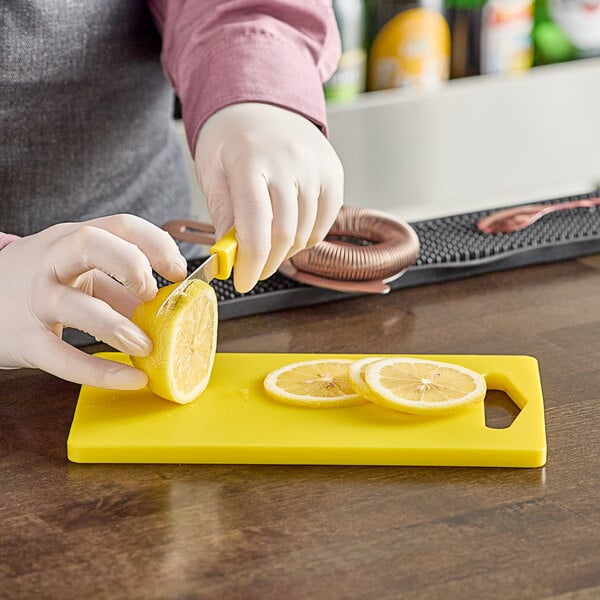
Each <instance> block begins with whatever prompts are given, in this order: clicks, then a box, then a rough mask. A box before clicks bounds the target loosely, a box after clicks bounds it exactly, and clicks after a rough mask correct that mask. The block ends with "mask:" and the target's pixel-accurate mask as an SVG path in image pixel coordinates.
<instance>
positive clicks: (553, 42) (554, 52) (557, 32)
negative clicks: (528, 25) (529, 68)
mask: <svg viewBox="0 0 600 600" xmlns="http://www.w3.org/2000/svg"><path fill="white" fill-rule="evenodd" d="M533 40H534V45H535V58H534V62H535V64H536V65H543V64H550V63H558V62H565V61H569V60H574V59H577V58H587V57H591V56H600V0H536V6H535V27H534V30H533Z"/></svg>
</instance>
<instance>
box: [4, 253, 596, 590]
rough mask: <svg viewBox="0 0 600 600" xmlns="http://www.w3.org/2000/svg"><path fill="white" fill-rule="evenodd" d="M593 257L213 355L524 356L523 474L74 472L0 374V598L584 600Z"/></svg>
mask: <svg viewBox="0 0 600 600" xmlns="http://www.w3.org/2000/svg"><path fill="white" fill-rule="evenodd" d="M599 292H600V255H597V256H593V257H588V258H584V259H581V260H576V261H568V262H561V263H556V264H551V265H544V266H537V267H529V268H524V269H518V270H515V271H507V272H501V273H495V274H489V275H484V276H480V277H476V278H471V279H465V280H461V281H455V282H450V283H445V284H439V285H430V286H423V287H418V288H410V289H406V290H399V291H396V292H393V293H392V294H390V295H389V296H387V297H384V296H381V297H379V296H378V297H359V298H353V299H349V300H344V301H340V302H335V303H330V304H326V305H319V306H314V307H309V308H304V309H295V310H290V311H283V312H278V313H272V314H269V315H261V316H255V317H249V318H245V319H239V320H235V321H225V322H223V323H221V325H220V333H219V350H220V351H223V352H236V351H240V352H315V351H317V352H342V353H354V352H357V353H424V354H436V353H439V354H444V353H446V354H469V353H473V354H530V355H533V356H535V357H537V358H538V360H539V363H540V371H541V377H542V387H543V391H544V398H545V405H546V427H547V436H548V463H547V465H546V467H544V468H541V469H496V468H488V469H485V468H431V467H428V468H417V467H337V466H323V467H322V466H239V465H225V466H212V465H183V466H182V465H79V464H73V463H69V462H68V461H67V458H66V440H67V435H68V431H69V427H70V423H71V419H72V416H73V411H74V408H75V404H76V400H77V394H78V389H79V388H78V386H77V385H74V384H71V383H67V382H64V381H60V380H58V379H56V378H53V377H51V376H49V375H46V374H43V373H39V372H35V371H28V370H21V371H1V372H0V382H1V384H2V399H1V400H0V497H1V501H0V597H2V598H27V599H29V598H61V599H63V598H110V599H114V598H144V599H146V598H210V599H213V598H215V599H246V598H252V599H254V598H256V599H261V600H268V599H278V600H279V599H281V598H290V599H294V600H295V599H307V600H308V599H310V600H313V599H321V598H324V599H328V600H331V599H357V600H367V599H377V600H392V599H394V600H395V599H399V598H401V599H416V598H419V599H421V598H423V599H428V600H429V599H437V598H443V599H444V600H452V599H460V600H463V599H470V598H477V599H479V598H481V599H491V598H502V600H510V599H513V598H514V599H518V600H527V599H530V598H535V599H541V598H544V599H549V598H553V599H557V600H558V599H561V600H567V599H577V600H579V599H583V598H586V599H587V598H590V599H591V598H600V566H599V565H600V492H599V490H600V445H599V439H600V376H599V368H598V367H599V363H600V300H599Z"/></svg>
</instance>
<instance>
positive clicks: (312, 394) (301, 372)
mask: <svg viewBox="0 0 600 600" xmlns="http://www.w3.org/2000/svg"><path fill="white" fill-rule="evenodd" d="M352 362H353V361H351V360H346V359H336V358H331V359H321V360H307V361H302V362H295V363H291V364H289V365H285V366H284V367H281V368H279V369H275V370H274V371H271V372H270V373H269V374H268V375H267V376H266V377H265V379H264V382H263V385H264V389H265V391H266V392H267V394H269V396H271V398H273V399H274V400H277V401H279V402H283V403H285V404H292V405H295V406H304V407H312V408H334V407H340V406H354V405H357V404H364V403H365V402H368V400H367V399H366V398H363V397H362V396H361V395H360V394H357V393H356V392H355V391H354V388H353V387H352V384H351V383H350V379H349V376H348V370H349V368H350V365H351V364H352Z"/></svg>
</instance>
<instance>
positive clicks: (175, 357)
mask: <svg viewBox="0 0 600 600" xmlns="http://www.w3.org/2000/svg"><path fill="white" fill-rule="evenodd" d="M176 285H177V284H172V285H169V286H165V287H163V288H161V289H160V290H159V291H158V294H157V295H156V297H155V298H154V300H152V301H151V302H147V303H143V304H140V305H139V306H138V307H137V308H136V309H135V311H134V313H133V316H132V318H131V320H132V321H133V322H134V323H135V324H136V325H138V326H139V327H140V328H141V329H143V330H144V331H145V332H146V334H147V335H148V337H149V338H150V339H151V340H152V342H153V344H154V347H153V349H152V352H151V353H150V354H149V355H148V356H130V359H131V362H132V363H133V366H134V367H137V368H138V369H140V370H142V371H144V373H146V375H148V387H149V388H150V389H151V390H152V391H153V392H154V393H155V394H158V395H159V396H161V397H163V398H166V399H167V400H172V401H173V402H178V403H179V404H187V403H188V402H191V401H192V400H195V399H196V398H197V397H198V396H199V395H200V394H202V392H203V391H204V390H205V388H206V386H207V385H208V382H209V379H210V375H211V372H212V368H213V364H214V360H215V352H216V347H217V326H218V313H217V297H216V295H215V291H214V290H213V288H212V287H211V286H210V285H209V284H208V283H205V282H204V281H200V280H193V281H190V282H189V284H188V285H187V287H186V288H185V289H184V291H183V293H182V294H181V296H179V297H178V298H177V301H176V303H175V304H174V305H173V307H172V308H169V307H167V310H165V311H164V312H162V313H161V314H160V316H156V311H157V310H158V308H159V307H160V306H161V304H162V303H163V301H164V300H165V298H166V297H167V296H168V295H169V294H170V293H171V292H172V291H173V289H174V288H175V286H176Z"/></svg>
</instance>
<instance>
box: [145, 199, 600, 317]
mask: <svg viewBox="0 0 600 600" xmlns="http://www.w3.org/2000/svg"><path fill="white" fill-rule="evenodd" d="M597 195H598V192H593V193H589V194H582V195H578V196H570V197H568V198H557V199H552V200H545V201H543V202H536V204H556V203H558V202H565V201H567V200H577V199H583V198H592V197H596V196H597ZM527 204H531V202H529V203H527ZM507 208H513V207H512V206H511V207H507ZM496 210H500V208H495V209H492V210H486V211H479V212H469V213H463V214H459V215H453V216H449V217H442V218H437V219H428V220H424V221H416V222H413V223H411V225H412V227H413V228H414V230H415V231H416V232H417V235H418V236H419V239H420V242H421V251H420V254H419V257H418V258H417V261H416V263H415V264H414V265H413V266H411V267H410V268H409V269H408V270H407V271H406V273H404V275H402V276H401V277H399V278H398V279H396V280H395V281H393V282H391V283H390V287H391V288H392V290H398V289H401V288H405V287H411V286H416V285H424V284H428V283H438V282H443V281H449V280H451V279H460V278H464V277H470V276H473V275H479V274H482V273H489V272H491V271H500V270H503V269H514V268H518V267H524V266H528V265H534V264H541V263H547V262H555V261H559V260H566V259H569V258H576V257H580V256H587V255H591V254H596V253H599V252H600V207H592V208H576V209H569V210H561V211H556V212H553V213H549V214H547V215H545V216H544V217H542V218H541V219H540V220H539V221H536V222H535V223H533V224H532V225H530V226H529V227H527V228H525V229H523V230H521V231H517V232H514V233H504V234H495V235H489V234H485V233H482V232H480V231H479V230H478V229H477V222H478V221H479V220H480V219H481V218H483V217H485V216H487V215H489V214H491V213H492V212H496ZM202 260H204V259H196V260H192V261H190V262H189V264H188V269H189V272H191V271H192V270H194V269H195V268H196V267H197V266H198V265H199V264H200V263H201V262H202ZM156 279H157V281H158V285H159V286H163V285H166V284H167V283H168V282H167V281H165V280H164V279H163V278H162V277H161V276H159V275H156ZM211 285H212V286H213V287H214V289H215V292H216V294H217V299H218V302H219V318H220V319H221V320H227V319H233V318H238V317H245V316H250V315H255V314H260V313H265V312H272V311H275V310H282V309H286V308H292V307H298V306H308V305H311V304H318V303H321V302H330V301H333V300H340V299H342V298H349V297H351V296H356V295H357V294H347V293H343V292H336V291H331V290H326V289H322V288H316V287H312V286H307V285H304V284H301V283H297V282H295V281H293V280H291V279H289V278H287V277H285V276H284V275H281V274H280V273H275V274H274V275H273V276H272V277H270V278H269V279H266V280H265V281H261V282H259V283H258V285H257V286H256V287H255V288H254V289H253V290H251V291H250V292H248V293H247V294H239V293H238V292H236V290H235V288H234V287H233V281H232V280H231V279H228V280H225V281H220V280H214V281H213V282H212V283H211Z"/></svg>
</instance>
